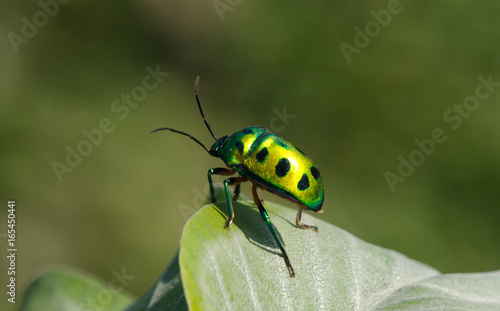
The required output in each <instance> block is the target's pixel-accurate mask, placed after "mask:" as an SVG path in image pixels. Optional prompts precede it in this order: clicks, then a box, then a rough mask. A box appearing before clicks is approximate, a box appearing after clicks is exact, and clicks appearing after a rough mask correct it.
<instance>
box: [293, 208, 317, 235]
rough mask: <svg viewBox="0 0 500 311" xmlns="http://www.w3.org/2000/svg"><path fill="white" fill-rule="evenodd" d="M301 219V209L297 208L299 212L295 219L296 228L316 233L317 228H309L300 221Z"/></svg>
mask: <svg viewBox="0 0 500 311" xmlns="http://www.w3.org/2000/svg"><path fill="white" fill-rule="evenodd" d="M301 218H302V207H300V206H299V210H298V212H297V219H296V220H295V223H296V224H297V227H299V228H302V229H312V230H314V231H315V232H318V227H316V226H309V225H304V224H303V223H302V222H301V221H300V219H301Z"/></svg>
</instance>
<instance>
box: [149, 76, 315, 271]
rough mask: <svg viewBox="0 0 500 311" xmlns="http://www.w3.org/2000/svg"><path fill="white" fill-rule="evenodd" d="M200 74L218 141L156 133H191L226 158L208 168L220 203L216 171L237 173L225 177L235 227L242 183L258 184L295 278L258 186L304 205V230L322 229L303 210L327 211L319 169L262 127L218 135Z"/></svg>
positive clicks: (266, 217) (211, 151)
mask: <svg viewBox="0 0 500 311" xmlns="http://www.w3.org/2000/svg"><path fill="white" fill-rule="evenodd" d="M199 82H200V77H199V76H198V77H196V81H195V87H194V95H195V99H196V102H197V104H198V109H199V111H200V114H201V116H202V117H203V120H204V121H205V125H206V127H207V129H208V131H209V132H210V134H211V135H212V137H213V138H214V139H215V143H214V144H213V145H212V147H211V148H210V149H208V148H207V147H206V146H205V145H204V144H203V143H202V142H200V141H199V140H198V139H196V138H195V137H193V136H191V135H190V134H188V133H185V132H182V131H179V130H176V129H173V128H170V127H162V128H158V129H156V130H153V131H151V132H150V134H152V133H156V132H158V131H163V130H168V131H171V132H174V133H178V134H181V135H184V136H187V137H189V138H190V139H192V140H193V141H195V142H196V143H197V144H198V145H200V146H201V147H203V149H205V151H207V152H208V153H209V154H210V155H211V156H214V157H216V158H220V159H221V160H222V161H224V163H225V164H226V166H227V167H218V168H212V169H210V170H208V174H207V175H208V183H209V186H210V198H211V202H212V203H216V201H217V200H216V197H215V191H214V187H213V182H212V175H223V176H231V175H234V174H238V176H236V177H230V178H227V179H226V180H224V191H225V195H226V200H227V207H228V212H229V217H228V219H227V221H226V225H225V227H226V228H227V229H229V226H230V225H231V223H232V222H233V219H234V209H233V204H232V201H233V200H234V201H236V200H237V199H238V197H239V194H240V186H241V183H243V182H247V181H249V182H251V183H252V194H253V199H254V202H255V204H256V205H257V207H258V209H259V212H260V215H261V216H262V219H263V220H264V221H265V222H266V224H267V226H268V227H269V230H270V231H271V234H272V236H273V237H274V240H275V241H276V244H277V245H278V247H279V248H280V250H281V253H282V254H283V258H284V260H285V264H286V266H287V268H288V272H289V273H290V276H291V277H294V276H295V271H294V270H293V267H292V264H291V262H290V258H289V257H288V254H287V252H286V250H285V247H284V246H283V244H282V243H281V241H280V239H279V238H278V235H277V234H276V231H275V230H274V227H273V225H272V223H271V220H270V219H269V215H268V213H267V211H266V210H265V208H264V206H263V205H262V202H261V200H260V198H259V195H258V193H257V190H258V189H259V188H260V189H264V190H267V191H269V192H271V193H274V194H276V195H278V196H280V197H282V198H285V199H287V200H289V201H292V202H294V203H296V204H297V205H298V206H299V208H298V212H297V217H296V225H297V227H299V228H303V229H312V230H314V231H316V232H318V228H317V227H315V226H310V225H305V224H303V223H302V222H301V217H302V209H310V210H312V211H315V212H317V213H321V212H322V207H323V201H324V190H323V180H322V178H321V174H320V172H319V170H318V167H317V166H316V164H314V162H313V161H312V160H311V159H309V158H308V157H307V156H306V155H305V154H304V153H303V152H302V151H300V149H298V148H297V147H295V146H294V145H292V144H291V143H289V142H288V141H286V140H284V139H283V138H281V137H280V136H278V135H276V134H274V133H272V132H270V131H268V130H266V129H265V128H263V127H261V126H249V127H246V128H244V129H241V130H239V131H236V132H235V133H233V134H231V135H224V136H222V137H220V138H217V137H216V136H215V135H214V133H213V131H212V129H211V127H210V124H209V123H208V121H207V119H206V118H205V113H204V111H203V107H202V104H201V100H200V96H199V94H198V86H199ZM229 186H235V189H234V197H233V199H232V200H231V196H230V194H229V189H228V187H229Z"/></svg>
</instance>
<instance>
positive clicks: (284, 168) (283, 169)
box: [275, 158, 290, 177]
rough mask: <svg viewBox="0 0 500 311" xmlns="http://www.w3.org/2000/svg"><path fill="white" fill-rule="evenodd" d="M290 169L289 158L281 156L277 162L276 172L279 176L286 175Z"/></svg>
mask: <svg viewBox="0 0 500 311" xmlns="http://www.w3.org/2000/svg"><path fill="white" fill-rule="evenodd" d="M288 171H290V161H288V159H287V158H281V159H280V160H279V162H278V164H276V168H275V173H276V176H278V177H285V176H286V174H288Z"/></svg>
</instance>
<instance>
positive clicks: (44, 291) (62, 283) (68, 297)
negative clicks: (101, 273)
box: [19, 269, 132, 311]
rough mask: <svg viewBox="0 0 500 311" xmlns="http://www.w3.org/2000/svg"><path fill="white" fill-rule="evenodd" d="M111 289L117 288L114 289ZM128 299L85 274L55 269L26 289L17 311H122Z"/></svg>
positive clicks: (38, 278)
mask: <svg viewBox="0 0 500 311" xmlns="http://www.w3.org/2000/svg"><path fill="white" fill-rule="evenodd" d="M115 287H118V286H116V285H115ZM131 301H132V298H131V297H130V296H129V295H127V294H124V293H121V292H119V291H117V290H115V289H113V286H107V284H105V283H103V282H101V281H99V280H97V279H95V278H94V277H92V276H90V275H89V274H87V273H83V272H79V271H75V270H69V269H58V270H51V271H48V272H46V273H44V274H42V275H40V276H39V277H37V278H36V279H35V280H34V281H33V283H31V284H30V286H29V287H28V289H27V291H26V293H25V295H24V299H23V301H22V303H21V306H20V308H19V310H20V311H47V310H50V311H72V310H82V311H83V310H101V311H118V310H123V308H125V307H126V306H127V305H128V304H130V302H131Z"/></svg>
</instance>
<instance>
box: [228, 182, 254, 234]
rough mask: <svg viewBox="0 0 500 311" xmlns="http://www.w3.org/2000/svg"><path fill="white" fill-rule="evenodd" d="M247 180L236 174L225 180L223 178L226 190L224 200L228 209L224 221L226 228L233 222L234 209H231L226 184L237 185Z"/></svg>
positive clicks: (231, 205) (231, 204) (231, 203)
mask: <svg viewBox="0 0 500 311" xmlns="http://www.w3.org/2000/svg"><path fill="white" fill-rule="evenodd" d="M245 181H248V178H245V177H242V176H238V177H231V178H228V179H226V180H224V190H225V191H226V200H227V209H228V210H229V218H228V219H227V221H226V228H227V229H229V226H230V225H231V223H232V222H233V219H234V209H233V202H232V201H231V196H230V195H229V188H228V186H230V185H236V186H239V185H240V184H241V183H242V182H245Z"/></svg>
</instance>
